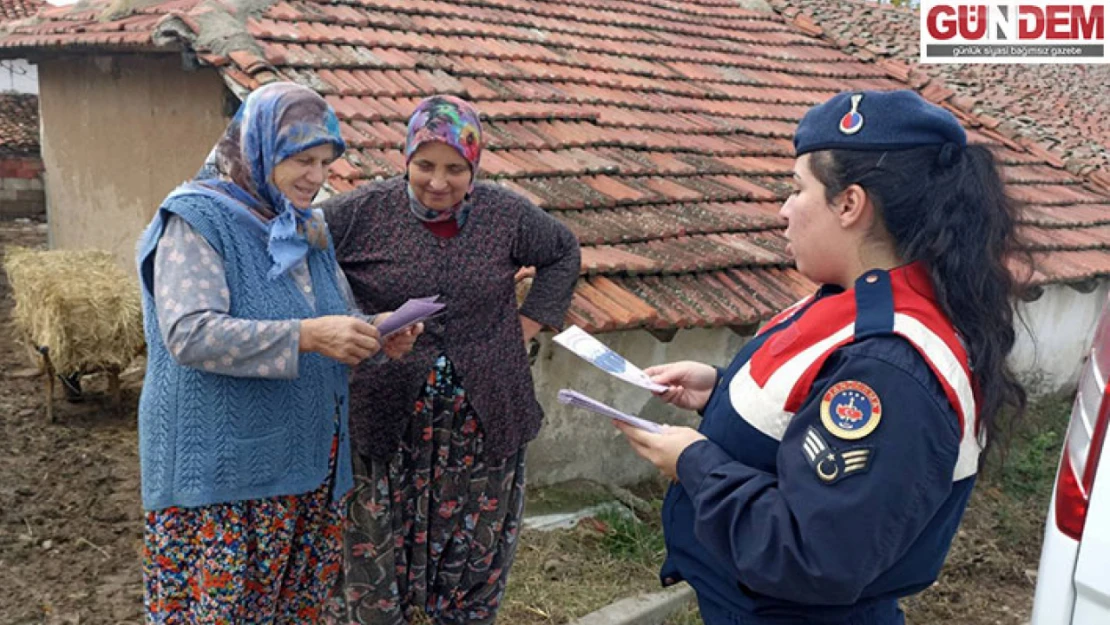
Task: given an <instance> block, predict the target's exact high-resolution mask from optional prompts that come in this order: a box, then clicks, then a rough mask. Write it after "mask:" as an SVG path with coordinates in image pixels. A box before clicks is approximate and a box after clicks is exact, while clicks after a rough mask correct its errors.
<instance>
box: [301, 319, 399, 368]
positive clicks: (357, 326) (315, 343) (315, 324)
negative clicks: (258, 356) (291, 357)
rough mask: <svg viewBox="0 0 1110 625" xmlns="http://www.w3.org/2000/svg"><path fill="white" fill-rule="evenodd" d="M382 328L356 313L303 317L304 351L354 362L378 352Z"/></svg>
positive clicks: (302, 339)
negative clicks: (355, 314) (358, 316)
mask: <svg viewBox="0 0 1110 625" xmlns="http://www.w3.org/2000/svg"><path fill="white" fill-rule="evenodd" d="M378 336H379V334H378V329H377V328H375V327H374V326H372V325H370V324H369V323H366V322H365V321H363V320H361V319H357V318H355V317H348V316H347V315H328V316H326V317H316V318H313V319H304V320H302V321H301V335H300V347H299V350H300V351H302V352H316V353H317V354H322V355H324V356H327V357H328V358H331V359H333V360H338V361H339V362H341V363H343V364H345V365H350V366H354V365H357V364H358V363H360V362H362V361H363V360H366V359H367V358H369V357H370V356H373V355H374V354H376V353H378V350H379V349H381V345H380V344H379V343H378Z"/></svg>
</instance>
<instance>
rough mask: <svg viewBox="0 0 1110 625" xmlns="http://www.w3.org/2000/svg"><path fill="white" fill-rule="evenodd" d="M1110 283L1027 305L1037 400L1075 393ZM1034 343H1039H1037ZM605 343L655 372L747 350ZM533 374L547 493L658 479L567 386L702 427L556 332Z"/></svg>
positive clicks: (1026, 360) (1027, 361) (1031, 386)
mask: <svg viewBox="0 0 1110 625" xmlns="http://www.w3.org/2000/svg"><path fill="white" fill-rule="evenodd" d="M1108 292H1110V282H1106V281H1104V282H1101V283H1100V284H1099V285H1098V287H1097V288H1095V290H1094V291H1092V292H1090V293H1080V292H1079V291H1076V290H1075V289H1073V288H1071V287H1067V286H1049V287H1046V288H1045V290H1044V294H1043V295H1042V296H1041V297H1040V298H1039V299H1038V300H1037V301H1035V302H1030V303H1025V304H1022V305H1021V306H1020V310H1021V313H1022V314H1023V315H1024V317H1025V319H1026V323H1027V324H1028V325H1029V328H1030V329H1031V330H1032V335H1031V334H1030V332H1029V331H1027V330H1026V329H1025V328H1024V327H1023V326H1022V325H1021V324H1020V323H1018V324H1015V326H1016V328H1017V344H1016V346H1015V349H1014V352H1013V354H1012V355H1011V360H1010V364H1011V366H1012V367H1013V368H1014V370H1015V371H1016V372H1017V373H1018V375H1019V376H1020V377H1021V378H1022V379H1023V381H1024V382H1025V384H1026V388H1027V389H1028V390H1029V391H1030V393H1031V394H1034V395H1039V394H1045V393H1052V392H1058V391H1064V392H1071V391H1072V390H1073V389H1074V387H1075V384H1076V383H1077V381H1078V380H1077V378H1078V373H1079V368H1080V365H1081V364H1082V362H1083V360H1084V358H1085V357H1086V354H1087V352H1088V350H1089V349H1090V341H1091V335H1092V333H1093V331H1094V325H1095V322H1096V321H1097V320H1098V314H1099V311H1100V310H1101V309H1102V305H1103V303H1104V302H1106V301H1107V294H1108ZM1031 336H1036V337H1037V339H1036V340H1035V341H1034V340H1033V339H1032V338H1031ZM597 338H598V339H600V340H601V341H602V342H604V343H605V344H606V345H608V346H609V347H611V348H612V349H614V350H615V351H617V352H618V353H620V354H622V355H624V356H625V357H626V358H627V359H628V360H629V361H631V362H632V363H634V364H636V365H638V366H640V367H643V368H646V367H648V366H650V365H653V364H658V363H664V362H671V361H676V360H684V359H690V360H698V361H701V362H705V363H709V364H713V365H719V366H723V365H725V364H727V363H728V362H729V361H731V360H732V357H733V356H734V355H735V354H736V352H737V351H739V349H740V348H741V347H742V346H743V344H744V343H745V342H746V340H747V337H741V336H739V335H737V334H735V333H733V332H732V331H730V330H727V329H716V330H682V331H680V332H679V333H678V334H677V335H676V336H675V338H674V340H673V341H672V342H670V343H662V342H660V341H658V340H656V339H655V338H654V337H653V336H652V335H650V334H648V333H647V332H643V331H631V332H614V333H608V334H599V335H597ZM541 340H542V347H541V351H540V355H539V357H538V358H537V360H536V364H535V365H534V366H533V368H532V374H533V377H534V378H535V379H536V393H537V397H539V400H540V403H541V404H542V405H543V407H544V410H545V412H546V417H545V422H544V426H543V429H542V430H541V431H540V435H539V437H538V438H537V439H536V440H535V441H533V442H532V444H531V445H530V447H529V452H528V454H529V455H528V480H529V483H530V484H536V485H546V484H554V483H558V482H563V481H567V480H571V479H588V480H594V481H597V482H602V483H614V484H632V483H635V482H637V481H640V480H643V479H646V478H649V477H651V476H653V475H655V473H656V471H655V468H654V467H652V466H651V465H650V464H648V463H647V462H646V461H644V460H641V459H640V458H638V457H637V456H635V455H634V454H633V453H632V452H631V451H630V450H629V449H628V444H627V443H626V442H625V441H624V440H623V439H622V438H620V437H618V436H615V435H614V432H615V430H614V429H613V427H612V425H610V423H609V421H608V420H607V419H604V418H602V417H599V416H596V415H594V414H592V413H587V412H584V411H581V410H576V409H574V410H572V409H570V408H568V407H566V406H564V405H562V404H559V403H558V401H556V399H555V395H556V393H558V391H559V389H561V388H573V389H576V390H578V391H581V392H583V393H585V394H587V395H589V396H591V397H594V398H595V399H599V400H601V401H604V402H606V403H608V404H610V405H612V406H614V407H615V408H618V409H620V410H623V411H625V412H627V413H629V414H638V415H640V416H642V417H646V418H648V419H652V420H654V421H660V422H666V423H675V424H683V425H696V423H697V417H696V416H695V415H693V414H692V413H688V412H685V411H681V410H678V409H676V408H673V407H670V406H667V405H665V404H663V403H662V402H660V401H658V400H656V399H654V398H653V397H652V396H651V394H650V393H649V392H648V391H645V390H642V389H639V388H637V387H635V386H632V385H631V384H627V383H625V382H622V381H620V380H617V379H616V378H614V377H612V376H610V375H608V374H606V373H604V372H602V371H601V370H599V369H597V368H595V367H593V366H591V365H589V364H586V363H585V362H584V361H582V360H581V359H579V358H578V357H577V356H574V355H573V354H571V353H570V352H569V351H567V350H566V349H564V348H562V347H561V346H558V345H556V344H554V343H553V342H552V341H551V337H550V335H549V334H547V333H545V334H544V335H543V336H542V337H541Z"/></svg>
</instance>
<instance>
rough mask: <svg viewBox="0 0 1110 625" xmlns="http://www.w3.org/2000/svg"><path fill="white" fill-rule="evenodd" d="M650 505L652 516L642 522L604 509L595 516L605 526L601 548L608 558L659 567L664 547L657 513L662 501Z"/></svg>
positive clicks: (665, 550)
mask: <svg viewBox="0 0 1110 625" xmlns="http://www.w3.org/2000/svg"><path fill="white" fill-rule="evenodd" d="M652 503H653V507H655V508H656V514H655V515H654V518H653V519H649V520H648V521H646V522H645V521H641V520H640V519H637V518H636V517H635V516H632V515H630V514H619V513H617V512H614V511H608V510H606V511H604V512H601V513H600V514H598V516H597V520H599V521H601V522H602V523H604V524H605V526H606V530H605V533H604V535H603V536H602V539H601V545H602V546H603V547H604V548H605V550H606V551H608V552H609V554H610V555H611V556H613V557H614V558H619V559H622V560H628V561H630V562H639V563H641V564H644V565H647V566H651V567H658V566H660V565H662V564H663V557H664V556H665V555H666V553H667V548H666V546H665V545H664V543H663V527H662V524H661V523H660V519H659V514H658V512H659V509H660V508H661V506H662V502H652ZM656 504H657V505H656Z"/></svg>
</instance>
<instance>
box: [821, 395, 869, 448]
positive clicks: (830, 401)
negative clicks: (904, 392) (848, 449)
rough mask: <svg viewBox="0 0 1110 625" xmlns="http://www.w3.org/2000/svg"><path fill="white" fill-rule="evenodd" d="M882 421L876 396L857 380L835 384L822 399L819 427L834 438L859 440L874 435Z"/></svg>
mask: <svg viewBox="0 0 1110 625" xmlns="http://www.w3.org/2000/svg"><path fill="white" fill-rule="evenodd" d="M882 417H883V404H882V401H880V400H879V395H878V394H877V393H875V391H874V390H873V389H872V388H871V387H870V386H868V385H866V384H864V383H863V382H860V381H858V380H845V381H843V382H837V383H836V384H833V385H832V386H831V387H829V390H827V391H825V396H824V397H822V398H821V423H822V424H824V426H825V428H826V429H827V430H828V431H829V433H830V434H832V435H833V436H835V437H837V438H842V439H844V440H849V441H854V440H859V439H861V438H863V437H865V436H867V435H868V434H870V433H872V432H874V431H875V428H877V427H879V421H880V420H881V419H882Z"/></svg>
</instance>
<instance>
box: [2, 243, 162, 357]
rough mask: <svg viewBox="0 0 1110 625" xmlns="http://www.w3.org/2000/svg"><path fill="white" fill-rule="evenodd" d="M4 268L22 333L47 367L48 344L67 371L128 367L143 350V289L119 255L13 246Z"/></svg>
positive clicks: (17, 332)
mask: <svg viewBox="0 0 1110 625" xmlns="http://www.w3.org/2000/svg"><path fill="white" fill-rule="evenodd" d="M4 270H5V271H6V272H7V274H8V280H9V282H11V285H12V296H13V297H14V298H15V311H14V313H13V321H14V325H15V329H16V336H17V338H18V339H19V340H21V341H22V342H23V343H24V344H25V345H26V346H27V347H28V349H29V350H30V352H31V353H32V354H33V355H34V356H33V361H34V362H36V363H37V364H39V366H40V367H41V366H42V358H41V357H40V356H39V354H38V350H37V348H39V347H42V346H45V347H47V348H49V354H50V360H51V363H52V364H53V366H54V369H55V371H57V372H59V373H63V374H70V373H77V372H87V373H91V372H94V371H117V372H118V371H122V370H123V369H125V368H126V367H127V365H129V364H130V363H131V361H132V360H133V359H134V358H135V356H137V355H138V354H140V353H141V352H142V350H143V347H144V341H143V320H142V303H141V300H140V296H139V288H138V285H137V284H136V283H135V279H133V278H132V277H131V276H129V275H127V274H126V273H124V271H123V270H122V269H121V268H120V267H119V266H118V265H117V264H116V260H115V258H114V257H113V256H112V254H110V253H108V252H102V251H96V250H81V251H77V250H55V251H38V250H29V249H26V248H20V247H10V248H8V250H7V255H6V258H5V259H4Z"/></svg>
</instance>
